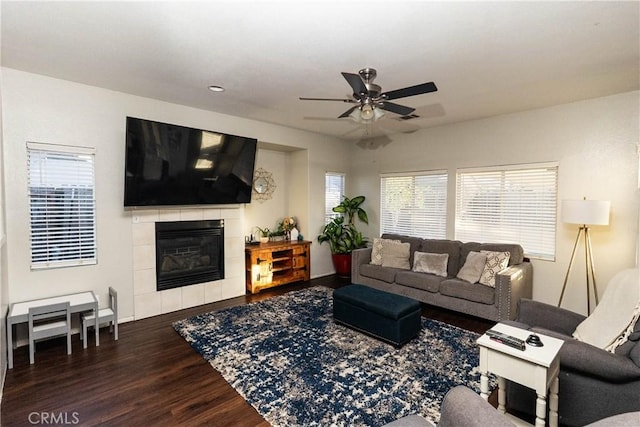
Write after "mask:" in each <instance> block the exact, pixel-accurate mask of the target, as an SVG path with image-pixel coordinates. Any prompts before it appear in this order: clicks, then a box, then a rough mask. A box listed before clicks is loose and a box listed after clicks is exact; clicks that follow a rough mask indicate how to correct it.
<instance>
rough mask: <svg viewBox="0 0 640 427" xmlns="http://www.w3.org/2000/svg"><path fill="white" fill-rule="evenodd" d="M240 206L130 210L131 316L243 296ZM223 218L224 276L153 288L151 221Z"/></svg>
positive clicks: (145, 315)
mask: <svg viewBox="0 0 640 427" xmlns="http://www.w3.org/2000/svg"><path fill="white" fill-rule="evenodd" d="M243 212H244V210H243V208H241V207H238V208H234V207H229V208H226V207H225V208H201V209H198V208H189V209H162V210H146V209H145V210H133V211H130V212H129V214H130V215H131V222H132V227H131V229H132V242H133V295H134V319H136V320H138V319H143V318H145V317H151V316H157V315H159V314H164V313H170V312H172V311H177V310H182V309H184V308H190V307H195V306H197V305H202V304H208V303H211V302H215V301H220V300H224V299H228V298H233V297H237V296H240V295H244V293H245V288H244V236H243V234H242V220H243ZM209 219H223V220H224V224H225V233H224V251H225V266H224V268H225V278H224V279H222V280H215V281H212V282H206V283H198V284H195V285H189V286H183V287H181V288H174V289H167V290H163V291H156V276H155V274H156V272H155V262H156V261H155V257H156V252H155V251H156V248H155V223H156V222H165V221H196V220H209Z"/></svg>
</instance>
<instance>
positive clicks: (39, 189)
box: [27, 143, 97, 269]
mask: <svg viewBox="0 0 640 427" xmlns="http://www.w3.org/2000/svg"><path fill="white" fill-rule="evenodd" d="M27 157H28V174H29V178H28V179H29V213H30V220H31V235H30V238H31V268H32V269H40V268H53V267H66V266H73V265H85V264H95V263H96V252H97V251H96V224H95V218H96V212H95V195H94V157H95V155H94V150H93V149H89V148H80V147H67V146H60V145H50V144H38V143H28V144H27Z"/></svg>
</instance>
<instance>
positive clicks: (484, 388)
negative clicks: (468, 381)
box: [480, 372, 489, 400]
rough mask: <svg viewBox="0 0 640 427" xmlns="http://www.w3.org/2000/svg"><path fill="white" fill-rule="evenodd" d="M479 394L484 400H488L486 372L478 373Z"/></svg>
mask: <svg viewBox="0 0 640 427" xmlns="http://www.w3.org/2000/svg"><path fill="white" fill-rule="evenodd" d="M480 396H481V397H482V398H483V399H484V400H489V377H488V376H487V373H486V372H482V374H480Z"/></svg>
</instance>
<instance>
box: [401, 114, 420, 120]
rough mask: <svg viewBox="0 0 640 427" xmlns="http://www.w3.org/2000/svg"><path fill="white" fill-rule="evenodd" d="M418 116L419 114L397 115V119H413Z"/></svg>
mask: <svg viewBox="0 0 640 427" xmlns="http://www.w3.org/2000/svg"><path fill="white" fill-rule="evenodd" d="M419 118H420V116H418V115H417V114H409V115H408V116H402V117H398V119H397V120H401V121H405V120H413V119H419Z"/></svg>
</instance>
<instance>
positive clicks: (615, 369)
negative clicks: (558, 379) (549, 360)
mask: <svg viewBox="0 0 640 427" xmlns="http://www.w3.org/2000/svg"><path fill="white" fill-rule="evenodd" d="M560 366H561V369H563V370H566V371H573V372H576V373H579V374H581V375H584V376H588V377H595V378H599V379H601V380H603V381H606V382H615V383H625V382H631V381H639V380H640V367H638V366H637V365H636V364H635V363H633V361H632V360H631V359H630V358H628V357H626V356H622V355H618V354H614V353H610V352H608V351H606V350H603V349H601V348H598V347H595V346H593V345H591V344H587V343H585V342H582V341H578V340H575V339H569V340H566V341H565V342H564V344H562V347H561V348H560Z"/></svg>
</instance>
